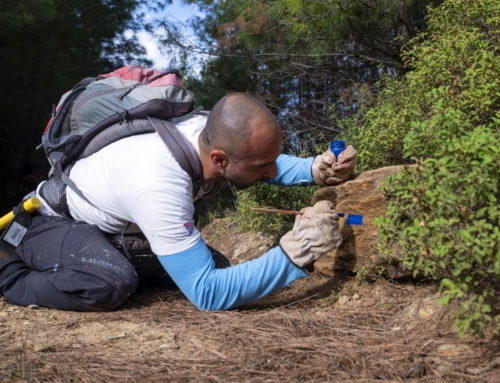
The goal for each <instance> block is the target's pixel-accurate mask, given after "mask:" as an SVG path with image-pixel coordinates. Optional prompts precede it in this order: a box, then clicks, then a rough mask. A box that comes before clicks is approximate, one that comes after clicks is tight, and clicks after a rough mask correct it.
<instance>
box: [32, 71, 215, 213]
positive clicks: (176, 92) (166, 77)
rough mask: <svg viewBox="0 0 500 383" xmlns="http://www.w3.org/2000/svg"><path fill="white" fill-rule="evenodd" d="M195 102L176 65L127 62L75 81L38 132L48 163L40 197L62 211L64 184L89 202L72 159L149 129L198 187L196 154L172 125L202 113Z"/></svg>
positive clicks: (194, 185)
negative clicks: (151, 66)
mask: <svg viewBox="0 0 500 383" xmlns="http://www.w3.org/2000/svg"><path fill="white" fill-rule="evenodd" d="M194 103H195V99H194V97H193V96H192V94H191V93H190V92H189V91H187V90H186V89H184V84H183V83H182V77H181V75H180V74H179V72H177V71H176V70H167V71H158V70H153V69H147V68H142V67H139V66H134V65H129V66H126V67H123V68H120V69H118V70H116V71H114V72H112V73H108V74H105V75H100V76H98V77H97V78H86V79H84V80H82V81H80V82H79V83H78V84H77V85H76V86H75V87H74V88H73V89H72V90H71V91H69V92H67V93H65V94H64V95H63V96H62V97H61V100H60V101H59V104H58V105H57V107H53V112H52V118H51V119H50V121H49V123H48V124H47V127H46V129H45V131H44V133H43V135H42V145H41V146H43V148H44V149H45V153H46V155H47V158H48V160H49V162H50V164H51V166H52V169H51V171H50V173H49V176H50V179H49V181H47V182H46V183H45V184H43V186H42V188H41V190H40V194H41V196H42V198H44V199H45V201H46V202H47V203H48V204H49V206H51V208H52V209H53V210H54V211H55V212H56V213H58V214H61V215H66V216H68V215H69V212H68V209H67V205H66V198H65V197H66V192H65V189H66V186H69V187H70V188H71V189H72V190H73V191H75V192H76V193H77V194H78V195H79V196H80V197H81V198H83V199H84V200H85V201H86V202H88V203H90V202H89V201H88V199H87V198H86V197H85V196H84V195H83V194H82V192H81V191H80V190H79V189H78V188H77V186H76V185H75V184H74V183H73V181H72V180H71V179H70V178H69V173H70V171H71V167H72V166H73V164H74V163H75V162H76V161H77V160H79V159H82V158H86V157H88V156H90V155H92V154H94V153H96V152H97V151H99V150H101V149H102V148H104V147H106V146H107V145H109V144H111V143H113V142H115V141H118V140H120V139H122V138H125V137H129V136H132V135H136V134H144V133H153V132H158V134H159V135H160V137H161V138H162V140H163V141H164V143H165V145H166V146H167V147H168V148H169V150H170V151H171V152H172V154H173V156H174V157H175V159H176V160H177V162H179V164H180V165H181V167H182V168H183V169H184V170H185V171H186V172H187V173H188V174H189V176H190V177H191V179H192V180H193V192H197V190H198V189H199V185H200V184H201V179H202V169H201V164H200V160H199V158H198V156H197V154H196V152H195V150H194V148H193V147H192V146H191V144H190V143H189V142H188V141H187V140H186V138H185V137H184V136H183V135H182V134H181V133H180V132H179V131H178V130H177V128H176V127H175V125H174V123H175V122H178V121H181V120H184V119H187V118H190V117H192V116H193V115H194V114H197V113H198V114H205V115H206V112H205V113H204V112H202V111H201V109H202V108H201V107H199V108H198V109H196V110H193V109H194ZM90 204H91V205H92V203H90Z"/></svg>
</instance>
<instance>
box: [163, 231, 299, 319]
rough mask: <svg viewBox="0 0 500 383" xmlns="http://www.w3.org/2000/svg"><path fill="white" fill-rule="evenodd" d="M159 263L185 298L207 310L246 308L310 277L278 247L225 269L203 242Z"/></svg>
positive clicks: (164, 258)
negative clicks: (297, 281) (218, 265)
mask: <svg viewBox="0 0 500 383" xmlns="http://www.w3.org/2000/svg"><path fill="white" fill-rule="evenodd" d="M158 259H159V260H160V262H161V264H162V265H163V267H164V268H165V270H166V271H167V273H168V274H169V275H170V277H172V279H173V280H174V282H175V283H176V284H177V286H178V287H179V288H180V289H181V291H182V292H183V293H184V295H185V296H186V297H187V298H188V299H189V300H190V301H191V302H192V303H193V304H194V305H195V306H196V307H198V308H199V309H204V310H228V309H231V308H234V307H237V306H241V305H244V304H245V303H249V302H252V301H255V300H257V299H260V298H262V297H264V296H265V295H268V294H270V293H272V292H274V291H277V290H279V289H281V288H283V287H285V286H287V285H288V284H290V283H292V282H293V281H294V280H296V279H298V278H303V277H305V276H306V275H307V273H306V272H305V271H304V270H303V269H299V268H298V267H296V266H294V265H293V264H292V263H291V262H290V261H289V260H288V258H287V257H286V256H285V254H284V253H283V252H282V251H281V249H280V248H279V247H275V248H273V249H271V250H269V251H268V252H267V253H266V254H264V255H262V256H261V257H259V258H256V259H253V260H251V261H248V262H244V263H241V264H239V265H236V266H232V267H228V268H226V269H216V268H215V263H214V261H213V259H212V254H211V253H210V250H209V249H208V247H207V246H206V245H205V242H204V241H203V240H200V241H199V242H198V243H197V244H196V245H195V246H193V247H192V248H190V249H188V250H185V251H183V252H180V253H177V254H173V255H163V256H158Z"/></svg>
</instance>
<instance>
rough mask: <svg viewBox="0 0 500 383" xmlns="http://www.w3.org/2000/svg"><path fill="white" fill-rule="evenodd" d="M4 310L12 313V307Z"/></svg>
mask: <svg viewBox="0 0 500 383" xmlns="http://www.w3.org/2000/svg"><path fill="white" fill-rule="evenodd" d="M5 311H7V312H8V313H12V312H14V309H13V308H12V307H7V308H6V309H5Z"/></svg>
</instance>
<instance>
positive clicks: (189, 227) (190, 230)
mask: <svg viewBox="0 0 500 383" xmlns="http://www.w3.org/2000/svg"><path fill="white" fill-rule="evenodd" d="M184 227H185V228H186V230H187V231H188V233H189V235H191V234H193V231H194V223H193V222H186V223H185V224H184Z"/></svg>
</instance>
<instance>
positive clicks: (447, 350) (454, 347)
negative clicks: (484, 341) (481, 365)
mask: <svg viewBox="0 0 500 383" xmlns="http://www.w3.org/2000/svg"><path fill="white" fill-rule="evenodd" d="M437 353H438V355H439V356H460V355H467V354H472V350H471V349H470V347H469V346H467V345H465V344H443V345H441V346H439V347H438V349H437Z"/></svg>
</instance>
